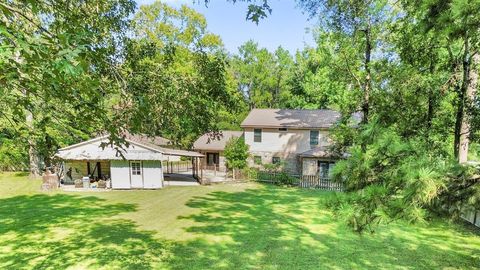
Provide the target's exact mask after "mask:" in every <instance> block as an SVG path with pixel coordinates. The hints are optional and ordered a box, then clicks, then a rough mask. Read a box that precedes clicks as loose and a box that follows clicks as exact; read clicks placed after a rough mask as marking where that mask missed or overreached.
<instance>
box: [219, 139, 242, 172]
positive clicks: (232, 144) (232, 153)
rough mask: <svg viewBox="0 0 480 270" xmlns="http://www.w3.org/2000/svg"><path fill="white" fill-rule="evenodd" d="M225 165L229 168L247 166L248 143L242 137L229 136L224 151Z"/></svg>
mask: <svg viewBox="0 0 480 270" xmlns="http://www.w3.org/2000/svg"><path fill="white" fill-rule="evenodd" d="M224 155H225V159H226V165H227V167H228V168H229V169H243V168H245V167H247V158H248V145H247V144H246V143H245V140H244V138H243V137H240V138H231V139H230V140H229V141H228V142H227V145H226V146H225V151H224Z"/></svg>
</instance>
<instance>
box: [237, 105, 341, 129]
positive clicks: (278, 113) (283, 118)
mask: <svg viewBox="0 0 480 270" xmlns="http://www.w3.org/2000/svg"><path fill="white" fill-rule="evenodd" d="M340 117H341V114H340V113H339V112H337V111H333V110H290V109H253V110H251V111H250V113H249V114H248V116H247V118H245V120H243V122H242V124H241V127H273V128H282V127H283V128H329V127H332V126H333V125H334V124H335V123H336V122H337V121H338V120H339V119H340Z"/></svg>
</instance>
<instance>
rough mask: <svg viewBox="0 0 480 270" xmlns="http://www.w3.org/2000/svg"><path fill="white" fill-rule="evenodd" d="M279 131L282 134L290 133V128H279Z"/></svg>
mask: <svg viewBox="0 0 480 270" xmlns="http://www.w3.org/2000/svg"><path fill="white" fill-rule="evenodd" d="M278 131H280V132H287V131H288V128H279V129H278Z"/></svg>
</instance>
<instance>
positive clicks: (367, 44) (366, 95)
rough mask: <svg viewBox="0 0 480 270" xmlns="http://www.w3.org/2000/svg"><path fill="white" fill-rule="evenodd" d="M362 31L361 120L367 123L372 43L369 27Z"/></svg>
mask: <svg viewBox="0 0 480 270" xmlns="http://www.w3.org/2000/svg"><path fill="white" fill-rule="evenodd" d="M364 32H365V61H364V68H365V81H364V85H363V104H362V113H363V118H362V122H363V124H367V123H368V114H369V112H370V88H371V80H372V75H371V70H370V61H371V54H372V43H371V40H370V29H366V30H365V31H364Z"/></svg>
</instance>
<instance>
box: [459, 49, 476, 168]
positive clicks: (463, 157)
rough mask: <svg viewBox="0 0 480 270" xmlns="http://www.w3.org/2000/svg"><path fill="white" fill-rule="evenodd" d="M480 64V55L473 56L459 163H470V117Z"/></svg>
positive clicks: (461, 125)
mask: <svg viewBox="0 0 480 270" xmlns="http://www.w3.org/2000/svg"><path fill="white" fill-rule="evenodd" d="M479 64H480V55H479V54H478V53H476V54H474V55H473V56H472V62H471V66H470V63H469V68H468V74H467V81H466V82H465V88H466V89H465V96H464V102H463V103H464V105H463V111H464V112H463V117H462V121H461V124H460V134H459V140H458V162H459V163H465V162H467V161H468V145H469V143H470V139H469V136H470V116H469V112H468V111H469V108H470V106H472V103H473V102H474V100H475V94H476V90H477V83H478V65H479Z"/></svg>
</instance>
